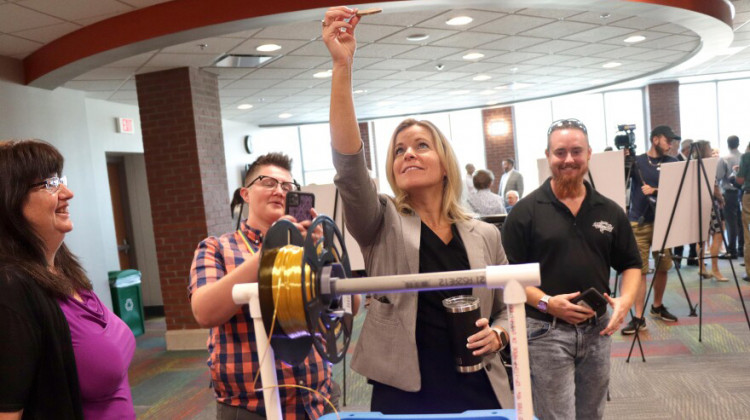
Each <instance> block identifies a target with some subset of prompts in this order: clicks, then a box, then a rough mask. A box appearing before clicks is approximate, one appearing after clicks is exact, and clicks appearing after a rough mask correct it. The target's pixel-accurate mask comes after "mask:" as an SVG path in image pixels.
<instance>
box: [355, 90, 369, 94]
mask: <svg viewBox="0 0 750 420" xmlns="http://www.w3.org/2000/svg"><path fill="white" fill-rule="evenodd" d="M353 93H355V94H360V93H367V90H366V89H357V90H355V91H354V92H353Z"/></svg>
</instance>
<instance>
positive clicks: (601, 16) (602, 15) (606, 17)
mask: <svg viewBox="0 0 750 420" xmlns="http://www.w3.org/2000/svg"><path fill="white" fill-rule="evenodd" d="M609 16H610V14H609V13H606V12H605V13H602V14H601V15H599V19H608V18H609Z"/></svg>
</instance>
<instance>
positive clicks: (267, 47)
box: [256, 44, 281, 52]
mask: <svg viewBox="0 0 750 420" xmlns="http://www.w3.org/2000/svg"><path fill="white" fill-rule="evenodd" d="M280 49H281V45H276V44H263V45H261V46H259V47H258V48H256V50H257V51H263V52H270V51H278V50H280Z"/></svg>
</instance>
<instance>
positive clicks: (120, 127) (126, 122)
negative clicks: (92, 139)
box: [117, 118, 135, 134]
mask: <svg viewBox="0 0 750 420" xmlns="http://www.w3.org/2000/svg"><path fill="white" fill-rule="evenodd" d="M117 132H118V133H124V134H134V133H135V123H134V122H133V119H132V118H117Z"/></svg>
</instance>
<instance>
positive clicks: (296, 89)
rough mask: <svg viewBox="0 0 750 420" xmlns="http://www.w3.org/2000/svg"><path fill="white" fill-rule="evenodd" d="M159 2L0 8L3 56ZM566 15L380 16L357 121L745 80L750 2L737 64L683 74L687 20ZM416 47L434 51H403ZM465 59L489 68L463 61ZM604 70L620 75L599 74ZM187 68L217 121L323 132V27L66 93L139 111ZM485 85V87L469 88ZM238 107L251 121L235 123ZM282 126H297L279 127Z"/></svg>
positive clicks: (749, 61)
mask: <svg viewBox="0 0 750 420" xmlns="http://www.w3.org/2000/svg"><path fill="white" fill-rule="evenodd" d="M163 2H164V1H163V0H65V1H60V0H18V1H7V0H0V56H7V57H11V58H16V59H23V58H24V57H26V56H28V55H29V54H31V53H32V52H34V51H35V50H37V49H38V48H39V47H41V46H43V45H45V44H47V43H49V42H51V41H53V40H55V39H56V38H58V37H60V36H62V35H64V34H67V33H70V32H73V31H75V30H77V29H79V28H81V27H84V26H86V25H90V24H92V23H95V22H97V21H100V20H103V19H107V18H110V17H113V16H116V15H119V14H123V13H127V12H130V11H133V10H136V9H139V8H143V7H147V6H150V5H154V4H157V3H163ZM406 3H418V2H406ZM549 3H550V2H546V4H549ZM560 3H561V4H565V6H555V7H559V8H555V9H552V8H550V6H546V7H545V8H543V9H542V8H523V7H521V8H519V7H509V5H513V4H515V5H517V4H519V2H518V1H496V2H494V3H493V4H499V5H505V7H502V6H494V5H493V6H492V7H487V6H483V7H481V8H467V9H439V8H437V9H436V8H431V9H430V10H419V9H417V10H408V11H402V10H398V8H396V7H395V6H394V7H393V8H394V9H395V11H393V12H389V10H388V4H386V6H385V7H384V8H385V10H384V13H382V14H378V15H372V16H367V17H364V18H363V19H362V22H361V23H360V25H359V26H358V28H357V39H358V42H359V47H358V50H357V55H356V60H355V72H354V85H355V101H356V105H357V111H358V116H359V117H360V118H362V119H370V118H376V117H382V116H390V115H403V114H413V113H420V112H429V111H439V110H447V109H460V108H470V107H481V106H488V105H491V104H498V103H511V102H515V101H519V100H525V99H531V98H539V97H548V96H552V95H559V94H563V93H568V92H575V91H582V90H589V89H592V88H596V87H602V86H607V85H612V84H616V83H618V82H622V81H626V80H631V79H638V80H639V83H647V82H648V81H654V80H674V79H675V78H677V77H680V76H684V75H700V74H715V75H717V76H716V77H727V74H726V73H730V72H741V71H747V70H750V49H742V48H744V47H745V46H748V45H750V25H745V23H747V21H748V19H750V0H741V1H732V4H733V5H734V7H735V9H736V15H735V18H734V40H733V41H732V43H731V45H730V49H729V50H730V51H733V52H735V53H734V54H733V55H716V56H714V55H713V53H715V52H716V51H712V54H711V55H709V56H708V57H709V59H708V60H707V61H704V62H703V63H701V64H699V65H698V66H697V67H696V66H694V67H692V68H689V69H684V70H681V69H680V68H679V67H675V66H677V65H678V64H679V63H682V62H684V61H686V60H688V59H689V58H690V57H692V56H693V55H694V54H696V53H698V52H700V51H701V49H702V48H701V46H702V45H705V43H706V42H707V39H709V38H710V36H708V37H707V36H706V33H707V32H705V31H704V32H701V30H699V29H696V27H693V26H692V25H690V24H689V22H691V21H690V18H689V16H688V18H686V19H685V20H684V22H687V23H685V24H681V25H678V24H675V23H672V22H675V19H673V18H671V16H674V15H670V14H664V13H649V14H645V13H643V12H644V11H648V10H651V9H645V8H644V7H650V8H653V6H644V5H642V4H635V3H630V4H628V3H627V2H623V1H600V2H598V3H596V5H595V6H593V7H592V6H591V5H588V7H586V8H585V10H584V9H581V8H579V9H576V8H570V3H566V2H564V1H561V2H560ZM527 4H528V3H527ZM563 7H565V8H563ZM593 9H596V10H593ZM662 9H664V8H662ZM662 9H659V10H657V12H660V11H661V10H662ZM458 15H467V16H471V17H472V18H473V19H474V20H473V21H472V22H471V23H470V24H468V25H465V26H449V25H447V24H446V23H445V22H446V20H448V19H449V18H451V17H454V16H458ZM644 16H648V17H644ZM665 16H666V17H665ZM321 17H322V13H321ZM215 30H216V29H215V28H214V31H215ZM214 33H215V32H214ZM415 34H425V35H429V38H427V39H426V40H424V41H420V42H411V41H408V40H406V37H407V36H409V35H415ZM631 35H643V36H645V37H646V40H645V41H642V42H640V43H636V44H626V43H625V42H624V41H623V40H624V39H625V38H627V37H628V36H631ZM709 35H710V34H709ZM702 42H703V44H702ZM267 43H273V44H278V45H280V46H281V47H282V49H281V50H279V51H277V52H273V53H266V54H271V55H279V56H280V57H279V58H277V59H275V60H273V61H270V62H268V63H266V64H264V65H262V66H261V67H260V68H255V69H252V68H246V69H237V68H231V69H229V68H215V67H212V63H213V62H214V61H215V60H216V59H217V58H218V57H220V56H221V55H223V54H226V53H231V54H263V53H259V52H257V51H256V50H255V48H256V47H257V46H259V45H262V44H267ZM725 44H726V43H725ZM735 47H736V48H737V50H734V49H733V48H735ZM469 52H480V53H482V54H484V57H482V58H481V59H478V60H465V59H463V58H462V57H463V56H464V55H465V54H467V53H469ZM705 53H706V51H705V48H704V49H703V54H705ZM609 62H618V63H620V66H618V67H616V68H611V69H607V68H603V67H602V66H603V65H604V64H605V63H609ZM183 66H194V67H201V68H204V69H205V70H207V71H211V72H214V73H216V74H218V77H219V86H220V96H221V104H222V116H223V118H227V119H232V120H237V121H244V122H248V123H253V124H258V125H277V124H299V123H309V122H321V121H327V120H328V101H329V89H330V83H329V81H328V80H329V79H316V78H313V77H312V76H313V74H314V73H316V72H319V71H325V70H328V69H330V60H329V57H328V52H327V50H326V48H325V45H324V44H323V42H322V41H321V40H320V22H319V21H317V20H316V21H310V20H309V19H307V20H302V21H297V22H295V23H291V24H285V25H276V26H261V27H255V28H252V29H248V30H245V31H243V32H234V33H228V34H225V35H222V36H220V37H210V38H204V39H195V40H193V41H190V42H187V43H183V44H178V45H169V46H163V47H161V48H159V49H157V50H153V51H148V52H144V53H140V54H137V55H134V56H130V57H127V58H124V59H121V60H119V61H115V62H112V63H109V64H106V65H104V66H102V67H99V68H94V69H91V70H89V71H87V72H85V73H83V74H80V75H79V76H77V77H75V78H73V79H72V80H69V81H67V82H66V83H65V84H64V85H63V86H65V87H67V88H71V89H79V90H84V91H86V92H87V95H88V96H90V97H94V98H100V99H106V100H110V101H115V102H122V103H128V104H136V105H137V94H136V87H135V78H134V75H135V74H140V73H148V72H152V71H158V70H164V69H169V68H175V67H183ZM438 67H440V68H441V69H440V70H439V69H438ZM480 75H482V76H489V77H490V78H489V79H488V80H485V81H475V80H474V78H475V77H477V76H480ZM730 77H731V75H730ZM240 104H251V105H253V107H252V108H251V109H249V110H238V109H237V106H238V105H240ZM282 113H289V114H292V116H291V117H288V118H286V119H280V118H279V114H282Z"/></svg>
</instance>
